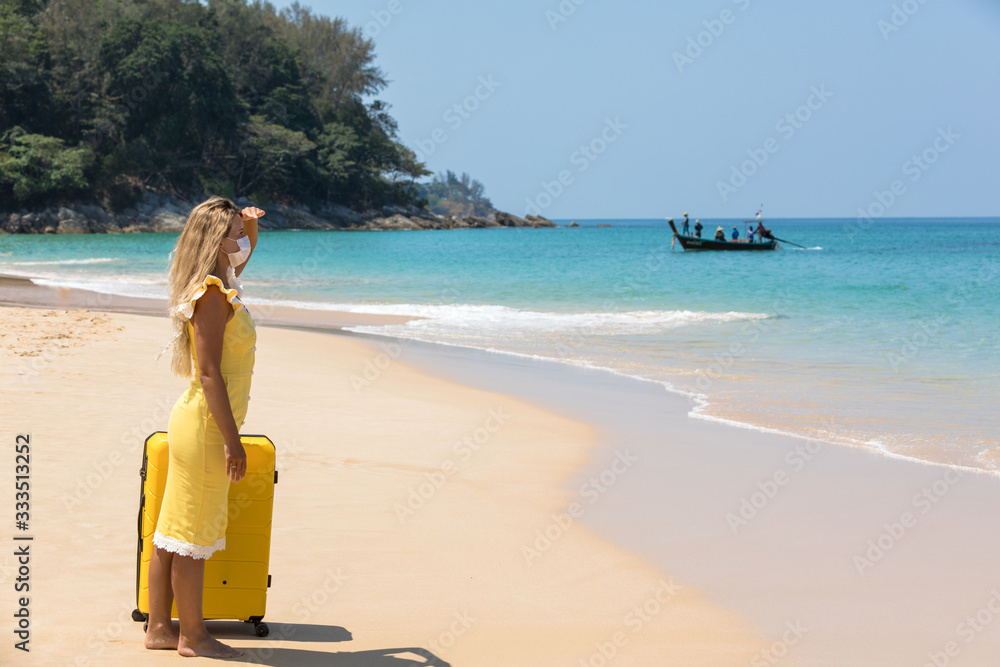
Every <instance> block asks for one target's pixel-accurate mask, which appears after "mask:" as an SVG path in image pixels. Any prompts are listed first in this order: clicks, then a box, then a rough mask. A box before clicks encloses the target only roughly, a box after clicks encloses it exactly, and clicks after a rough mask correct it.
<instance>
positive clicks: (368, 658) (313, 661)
mask: <svg viewBox="0 0 1000 667" xmlns="http://www.w3.org/2000/svg"><path fill="white" fill-rule="evenodd" d="M206 624H207V625H208V630H209V632H210V633H211V634H212V636H213V637H215V638H216V639H220V640H222V641H227V640H233V639H252V640H254V641H255V642H259V643H254V644H251V645H249V646H246V645H244V646H240V650H241V651H243V654H244V655H243V657H242V658H237V659H235V660H233V661H232V662H233V663H235V664H241V663H244V664H255V665H282V666H284V665H296V666H301V667H313V666H316V667H319V666H320V665H322V666H332V667H451V665H450V664H449V663H447V662H445V661H444V660H442V659H441V658H439V657H437V656H436V655H434V654H433V653H431V652H430V651H428V650H427V649H423V648H417V647H409V648H386V649H375V650H371V651H338V652H336V653H329V652H326V651H310V650H307V649H298V648H284V647H276V646H270V645H269V644H270V643H271V642H274V641H283V642H314V643H332V642H347V641H351V640H352V639H353V638H354V637H353V636H352V635H351V633H350V631H348V630H347V629H346V628H342V627H339V626H335V625H307V624H299V623H268V627H269V629H270V634H269V635H268V636H267V637H261V638H258V637H256V636H254V632H253V626H251V625H250V624H247V623H240V622H238V621H207V622H206ZM227 643H228V641H227Z"/></svg>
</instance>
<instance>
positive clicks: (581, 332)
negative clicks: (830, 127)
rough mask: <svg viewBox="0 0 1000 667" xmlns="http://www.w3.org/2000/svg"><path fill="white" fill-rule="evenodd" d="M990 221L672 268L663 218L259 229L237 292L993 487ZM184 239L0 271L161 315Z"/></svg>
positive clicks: (854, 224)
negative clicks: (570, 372)
mask: <svg viewBox="0 0 1000 667" xmlns="http://www.w3.org/2000/svg"><path fill="white" fill-rule="evenodd" d="M565 222H568V221H565ZM998 223H1000V220H997V219H920V220H874V221H871V222H870V223H859V221H857V220H855V219H843V220H816V219H813V220H775V221H771V222H770V223H769V224H770V225H771V226H772V227H773V229H774V232H775V234H776V235H777V236H779V237H780V238H784V239H788V240H789V241H793V242H796V243H799V244H801V245H803V246H806V247H807V248H809V249H805V250H803V249H797V248H794V247H792V246H790V245H785V246H784V247H783V248H782V249H781V250H778V251H776V252H762V253H718V252H715V253H712V252H700V253H697V252H684V251H682V250H681V249H680V248H679V246H678V248H676V249H674V250H672V249H671V239H672V237H671V232H670V230H669V228H668V227H667V226H666V225H665V223H664V221H658V220H588V221H582V222H581V224H582V225H583V226H582V227H581V228H579V229H567V228H559V229H481V230H454V231H422V232H379V233H336V232H310V231H302V232H263V233H262V234H261V245H260V246H259V247H258V251H257V252H256V253H255V255H254V259H253V261H252V262H251V265H250V267H249V268H248V269H247V270H246V272H245V273H244V274H243V283H244V287H245V289H246V294H247V302H248V303H249V304H250V305H251V307H255V308H258V309H260V308H266V307H268V306H269V305H271V304H276V303H283V304H291V305H299V306H300V307H303V308H330V309H338V310H340V309H343V310H353V311H356V312H371V313H398V314H405V315H415V316H420V317H421V318H422V319H418V320H414V321H412V322H410V323H409V324H407V325H398V326H388V327H385V326H383V327H359V328H358V330H359V331H363V332H367V333H376V334H381V335H392V336H396V337H401V338H414V339H420V340H426V341H432V342H438V343H445V344H451V345H461V346H468V347H477V348H482V349H488V350H494V351H497V352H503V353H508V354H522V355H529V356H539V357H544V358H552V359H557V360H560V361H563V362H565V363H572V364H577V365H584V366H596V367H602V368H608V369H610V370H613V371H615V372H618V373H621V374H625V375H631V376H636V377H641V378H645V379H648V380H652V381H656V382H660V383H662V384H663V385H664V386H665V387H667V388H669V389H671V390H675V391H680V392H682V393H685V394H687V395H688V396H690V400H691V407H692V414H693V415H694V416H696V417H699V418H708V419H723V420H728V421H732V422H735V423H739V424H742V425H746V426H750V427H755V428H771V429H776V430H780V431H784V432H789V433H794V434H798V435H803V436H811V437H819V438H822V439H824V440H830V441H834V442H839V443H842V444H848V445H855V446H861V447H868V448H873V449H878V450H881V451H885V452H888V453H891V454H895V455H901V456H907V457H913V458H918V459H922V460H927V461H934V462H940V463H950V464H956V465H965V466H971V467H978V468H983V469H988V470H997V469H1000V454H998V455H997V456H996V458H994V454H995V452H993V451H992V450H993V448H995V447H997V446H998V445H1000V417H998V416H997V412H998V411H997V410H996V406H997V404H998V399H1000V328H998V323H1000V319H998V315H1000V304H998V300H997V298H996V296H997V294H998V289H997V288H998V286H1000V237H998V236H997V230H998V227H1000V225H998ZM597 224H610V225H612V227H610V228H608V227H596V226H595V225H597ZM703 224H705V227H706V229H707V230H714V228H715V226H717V225H722V226H723V227H724V228H725V229H727V230H728V229H730V228H731V227H732V226H733V225H734V224H737V225H739V227H740V229H742V228H743V225H742V223H741V222H740V221H734V220H706V221H703ZM174 240H175V236H174V235H170V234H141V235H85V236H3V237H0V273H10V274H18V275H28V276H31V277H32V278H33V279H34V280H36V282H40V283H43V284H59V285H70V286H79V287H86V288H89V289H96V290H98V291H103V292H109V293H115V294H125V295H130V296H157V297H162V296H163V295H164V294H165V286H166V271H167V267H168V259H167V256H168V253H169V252H170V250H171V248H172V247H173V243H174Z"/></svg>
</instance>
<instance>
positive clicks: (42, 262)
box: [0, 257, 124, 268]
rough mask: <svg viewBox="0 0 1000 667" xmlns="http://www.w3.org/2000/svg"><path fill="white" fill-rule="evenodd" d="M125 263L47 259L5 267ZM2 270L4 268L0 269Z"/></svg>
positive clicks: (115, 259)
mask: <svg viewBox="0 0 1000 667" xmlns="http://www.w3.org/2000/svg"><path fill="white" fill-rule="evenodd" d="M121 261H124V260H123V259H121V258H120V257H88V258H86V259H47V260H38V261H30V262H4V264H3V267H6V266H49V265H53V266H56V265H66V264H107V263H108V262H121ZM0 268H2V267H0Z"/></svg>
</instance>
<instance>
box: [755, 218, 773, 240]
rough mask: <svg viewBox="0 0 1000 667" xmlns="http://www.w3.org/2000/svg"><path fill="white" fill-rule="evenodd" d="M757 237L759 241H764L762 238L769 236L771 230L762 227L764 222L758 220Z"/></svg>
mask: <svg viewBox="0 0 1000 667" xmlns="http://www.w3.org/2000/svg"><path fill="white" fill-rule="evenodd" d="M757 238H759V239H760V242H761V243H763V242H764V239H769V238H771V232H770V230H768V229H767V228H765V227H764V223H763V222H760V223H758V224H757Z"/></svg>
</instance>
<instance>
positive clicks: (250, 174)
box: [236, 116, 316, 192]
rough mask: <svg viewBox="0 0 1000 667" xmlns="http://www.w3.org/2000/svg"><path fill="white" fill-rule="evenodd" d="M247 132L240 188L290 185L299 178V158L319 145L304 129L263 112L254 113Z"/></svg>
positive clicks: (277, 188)
mask: <svg viewBox="0 0 1000 667" xmlns="http://www.w3.org/2000/svg"><path fill="white" fill-rule="evenodd" d="M246 132H247V135H246V138H245V140H244V142H243V144H242V146H241V150H242V151H243V158H244V159H243V160H242V161H241V164H240V171H239V173H238V175H237V179H236V189H237V191H239V192H249V191H252V190H254V189H260V188H263V189H265V190H266V191H268V192H277V191H280V190H282V189H287V188H288V187H289V186H290V185H292V182H293V180H294V178H295V170H294V167H295V166H296V163H297V162H298V160H299V158H301V157H302V156H304V155H306V154H307V153H309V152H310V151H312V150H313V149H314V148H316V144H314V143H313V142H311V141H309V139H308V138H307V137H306V135H305V134H303V133H302V132H296V131H294V130H290V129H288V128H286V127H284V126H282V125H276V124H274V123H268V122H267V121H266V120H265V119H264V117H263V116H251V117H250V123H249V124H248V125H247V126H246Z"/></svg>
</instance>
